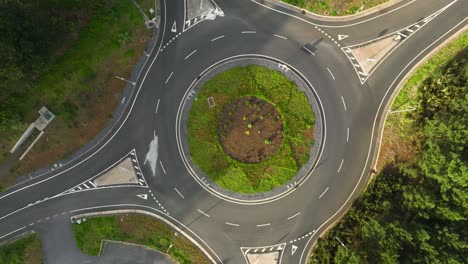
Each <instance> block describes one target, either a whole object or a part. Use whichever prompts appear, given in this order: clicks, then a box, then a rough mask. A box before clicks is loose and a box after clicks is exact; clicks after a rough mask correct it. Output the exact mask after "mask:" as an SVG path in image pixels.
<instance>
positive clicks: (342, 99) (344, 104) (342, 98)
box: [341, 96, 346, 111]
mask: <svg viewBox="0 0 468 264" xmlns="http://www.w3.org/2000/svg"><path fill="white" fill-rule="evenodd" d="M341 101H342V102H343V107H344V110H345V111H346V103H345V101H344V97H343V96H341Z"/></svg>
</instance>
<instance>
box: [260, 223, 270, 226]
mask: <svg viewBox="0 0 468 264" xmlns="http://www.w3.org/2000/svg"><path fill="white" fill-rule="evenodd" d="M270 225H271V223H266V224H260V225H257V227H264V226H270Z"/></svg>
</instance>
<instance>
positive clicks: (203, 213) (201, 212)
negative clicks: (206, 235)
mask: <svg viewBox="0 0 468 264" xmlns="http://www.w3.org/2000/svg"><path fill="white" fill-rule="evenodd" d="M197 211H198V212H199V213H200V214H202V215H204V216H206V217H210V215H209V214H207V213H205V212H203V211H202V210H200V209H197Z"/></svg>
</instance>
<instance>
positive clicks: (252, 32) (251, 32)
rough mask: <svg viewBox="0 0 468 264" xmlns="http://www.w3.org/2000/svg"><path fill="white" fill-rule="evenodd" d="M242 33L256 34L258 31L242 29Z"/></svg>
mask: <svg viewBox="0 0 468 264" xmlns="http://www.w3.org/2000/svg"><path fill="white" fill-rule="evenodd" d="M241 33H242V34H255V33H257V31H242V32H241Z"/></svg>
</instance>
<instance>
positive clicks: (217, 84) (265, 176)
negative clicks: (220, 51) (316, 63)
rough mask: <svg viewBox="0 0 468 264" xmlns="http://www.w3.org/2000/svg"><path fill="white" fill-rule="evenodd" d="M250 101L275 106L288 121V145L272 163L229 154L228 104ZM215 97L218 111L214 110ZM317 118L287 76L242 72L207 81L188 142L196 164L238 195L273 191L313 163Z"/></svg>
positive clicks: (258, 70) (285, 128)
mask: <svg viewBox="0 0 468 264" xmlns="http://www.w3.org/2000/svg"><path fill="white" fill-rule="evenodd" d="M245 96H254V97H258V98H260V99H263V100H266V101H268V102H270V103H272V104H273V105H274V106H275V107H276V109H277V110H278V111H279V112H280V113H281V116H282V119H283V135H284V139H283V144H282V145H281V147H280V148H279V149H278V150H277V152H276V153H275V154H274V155H272V156H271V157H270V158H269V159H267V160H264V161H262V162H260V163H255V164H247V163H243V162H240V161H237V160H235V159H233V158H231V157H230V156H229V155H227V154H225V153H224V150H223V148H222V146H221V144H220V142H219V139H218V122H219V121H218V120H219V117H220V115H221V114H222V112H223V109H224V107H225V106H226V105H228V104H230V103H231V102H232V101H233V100H235V99H237V98H241V97H245ZM210 97H213V99H214V102H215V103H216V106H215V107H212V108H211V107H210V106H209V105H208V98H210ZM313 125H314V115H313V112H312V108H311V106H310V104H309V101H308V100H307V97H306V96H305V95H304V93H303V92H302V91H300V90H299V89H298V88H297V86H296V85H295V84H294V83H293V82H291V81H290V80H289V79H288V78H286V77H285V76H284V75H283V74H281V73H280V72H277V71H273V70H270V69H267V68H265V67H261V66H253V65H251V66H247V67H236V68H233V69H230V70H227V71H225V72H222V73H220V74H218V75H217V76H215V77H214V78H212V79H211V80H209V81H207V82H206V83H205V85H204V87H203V88H202V89H201V91H200V92H199V93H198V94H197V97H196V98H195V100H194V101H193V104H192V108H191V109H190V113H189V119H188V142H189V148H190V155H191V157H192V159H193V161H194V163H195V164H196V165H197V166H198V167H199V168H200V169H201V170H203V171H204V172H205V173H206V174H207V175H208V176H209V177H210V178H211V179H212V180H213V181H215V182H216V183H217V184H218V185H219V186H221V187H223V188H225V189H228V190H231V191H234V192H238V193H256V192H266V191H270V190H272V189H273V188H275V187H278V186H281V185H282V184H284V183H286V182H287V181H289V180H290V179H291V178H292V177H294V176H295V175H296V174H297V172H298V170H299V168H300V167H301V166H302V165H303V164H305V163H306V162H307V161H308V160H309V153H310V149H311V147H312V144H313Z"/></svg>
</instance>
